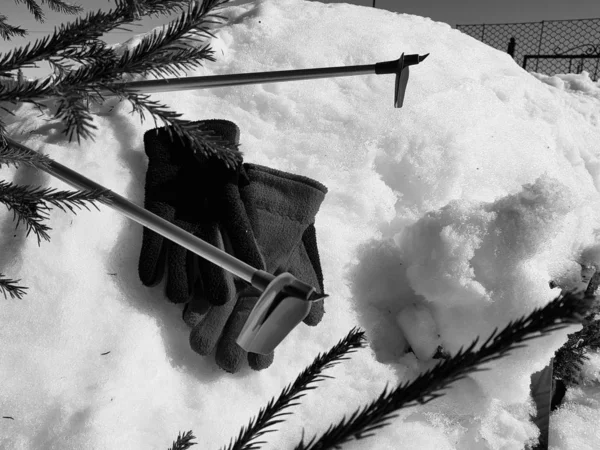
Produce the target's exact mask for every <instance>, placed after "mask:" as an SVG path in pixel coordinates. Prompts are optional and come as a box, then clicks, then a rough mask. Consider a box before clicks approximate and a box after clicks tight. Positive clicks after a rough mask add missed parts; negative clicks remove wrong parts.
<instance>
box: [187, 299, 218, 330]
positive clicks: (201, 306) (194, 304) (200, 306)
mask: <svg viewBox="0 0 600 450" xmlns="http://www.w3.org/2000/svg"><path fill="white" fill-rule="evenodd" d="M210 306H211V304H210V303H209V302H208V301H207V300H206V299H205V298H203V297H199V296H195V297H194V298H192V300H190V301H189V302H188V303H186V304H185V306H184V307H183V312H182V314H181V318H182V319H183V321H184V322H185V323H186V324H187V326H188V327H190V328H194V327H195V326H196V325H198V324H199V323H200V321H201V320H202V319H203V318H204V317H205V316H206V313H208V310H209V309H210Z"/></svg>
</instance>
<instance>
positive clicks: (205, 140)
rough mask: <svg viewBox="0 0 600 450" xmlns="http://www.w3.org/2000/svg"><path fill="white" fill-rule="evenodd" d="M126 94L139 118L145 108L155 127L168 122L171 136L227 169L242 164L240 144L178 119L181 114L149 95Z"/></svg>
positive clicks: (141, 116)
mask: <svg viewBox="0 0 600 450" xmlns="http://www.w3.org/2000/svg"><path fill="white" fill-rule="evenodd" d="M121 92H123V91H121ZM125 95H126V97H127V99H128V100H129V101H130V103H131V104H132V105H133V109H134V112H136V113H138V114H139V115H140V118H141V119H142V121H143V120H145V114H144V111H148V112H149V113H150V115H151V116H152V118H153V119H154V124H155V126H157V127H158V126H159V124H158V121H159V120H160V121H161V122H162V123H163V124H165V125H167V128H166V129H167V131H168V133H169V136H170V137H171V139H175V138H176V137H179V138H181V139H182V140H187V141H188V142H190V143H191V146H192V147H193V148H196V149H198V151H199V153H200V154H201V155H203V156H204V157H206V158H210V157H212V156H214V157H216V158H218V159H220V160H222V161H223V162H224V164H225V165H226V166H227V167H228V168H232V167H237V166H238V165H239V164H240V163H241V161H242V153H241V152H240V151H239V144H234V143H232V142H227V141H223V140H222V139H221V137H220V136H217V135H215V134H213V133H212V132H211V131H209V130H208V129H206V128H201V127H200V126H199V125H198V124H194V123H193V122H191V121H189V120H182V119H179V117H181V114H179V113H176V112H174V111H171V110H169V108H168V107H167V106H166V105H163V104H161V103H159V102H158V101H155V100H150V96H149V95H143V94H132V93H128V94H125Z"/></svg>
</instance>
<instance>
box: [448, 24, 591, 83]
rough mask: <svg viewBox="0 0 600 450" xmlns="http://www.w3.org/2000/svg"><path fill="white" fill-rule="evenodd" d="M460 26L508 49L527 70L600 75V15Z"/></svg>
mask: <svg viewBox="0 0 600 450" xmlns="http://www.w3.org/2000/svg"><path fill="white" fill-rule="evenodd" d="M456 29H458V30H459V31H461V32H463V33H465V34H468V35H469V36H471V37H473V38H475V39H477V40H480V41H482V42H483V43H485V44H487V45H489V46H490V47H494V48H496V49H498V50H502V51H505V52H507V53H509V54H511V56H512V57H513V58H514V59H515V61H516V62H517V63H518V64H519V65H521V66H523V67H524V68H525V69H526V70H530V71H534V72H539V73H543V74H546V75H554V74H556V73H581V72H582V71H583V70H586V71H587V72H589V74H590V78H592V79H593V80H594V81H596V80H598V77H599V76H600V73H599V68H598V61H599V60H600V18H597V19H579V20H544V21H541V22H522V23H500V24H478V25H456Z"/></svg>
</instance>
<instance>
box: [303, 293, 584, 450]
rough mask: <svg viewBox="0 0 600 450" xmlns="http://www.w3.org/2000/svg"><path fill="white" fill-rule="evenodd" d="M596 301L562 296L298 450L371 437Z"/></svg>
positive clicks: (385, 393)
mask: <svg viewBox="0 0 600 450" xmlns="http://www.w3.org/2000/svg"><path fill="white" fill-rule="evenodd" d="M592 301H593V299H590V298H589V297H584V296H583V294H577V295H574V294H570V293H569V294H567V295H565V296H559V297H557V298H556V299H555V300H553V301H552V302H550V303H549V304H548V305H546V306H545V307H544V308H538V309H536V310H534V311H533V312H532V313H531V314H530V315H529V316H526V317H523V318H521V319H519V320H517V321H515V322H510V323H509V324H508V325H507V326H506V328H504V329H503V330H502V331H501V332H500V333H497V331H498V330H497V329H496V330H494V332H493V333H492V334H491V335H490V337H489V338H488V339H487V340H486V341H485V342H484V343H483V345H482V346H481V347H480V348H479V350H474V349H475V347H476V346H477V343H478V339H475V340H474V341H473V343H472V344H471V345H470V346H469V347H468V348H467V349H466V350H463V349H462V348H461V349H460V350H459V352H458V353H457V354H456V355H455V356H453V357H452V358H450V359H448V360H444V361H442V362H440V363H439V364H437V365H436V366H435V367H434V368H433V369H430V370H428V371H427V372H425V373H423V374H421V375H419V376H418V377H417V378H416V379H415V380H413V381H412V382H406V383H402V384H400V385H399V386H398V387H396V388H395V389H393V390H389V391H388V387H387V386H386V388H385V389H384V390H383V392H382V393H381V394H380V395H379V397H378V398H377V399H376V400H374V401H373V402H371V403H370V404H369V405H366V406H364V407H362V408H359V409H357V410H356V411H354V412H353V413H352V415H351V416H350V417H349V418H348V419H346V418H345V417H344V418H343V419H342V420H341V421H340V422H338V423H337V424H335V425H331V426H330V427H329V429H328V430H327V431H326V432H325V433H323V434H322V435H321V437H319V438H317V436H315V437H313V438H312V439H311V440H310V441H308V442H307V443H305V442H304V439H302V440H301V442H300V443H299V444H298V445H297V446H296V447H295V450H324V449H329V448H341V446H342V445H343V444H344V443H346V442H349V441H351V440H354V439H356V440H360V439H365V438H368V437H371V436H373V435H374V433H373V432H374V431H376V430H378V429H381V428H383V427H385V426H387V425H389V424H390V420H391V419H392V418H395V417H397V414H395V411H397V410H399V409H401V408H405V407H409V406H415V405H416V404H425V403H428V402H430V401H432V400H434V399H435V398H438V397H441V396H442V395H443V394H442V393H440V392H439V391H440V390H442V389H445V388H447V387H448V386H449V385H450V384H451V383H453V382H455V381H457V380H460V379H462V378H464V377H465V376H466V375H467V374H468V373H470V372H478V371H482V370H486V369H481V368H479V366H480V365H482V364H485V363H488V362H491V361H494V360H496V359H499V358H502V357H503V356H506V355H507V354H508V353H509V352H510V351H512V350H514V349H517V348H520V347H523V346H524V345H523V344H522V343H523V342H525V341H528V340H530V339H535V338H537V337H540V336H543V335H546V334H548V333H550V332H552V331H555V330H558V329H562V328H564V327H565V326H566V324H569V323H577V322H580V321H581V320H582V319H583V317H584V316H585V314H586V313H587V311H588V309H589V307H590V305H591V302H592Z"/></svg>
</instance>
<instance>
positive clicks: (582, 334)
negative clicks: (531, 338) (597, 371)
mask: <svg viewBox="0 0 600 450" xmlns="http://www.w3.org/2000/svg"><path fill="white" fill-rule="evenodd" d="M588 349H591V350H600V320H595V321H593V322H591V323H588V324H587V325H586V326H585V327H584V328H582V329H581V330H579V331H577V332H575V333H572V334H569V336H568V339H567V342H566V343H565V344H564V345H563V346H562V347H561V348H560V349H558V350H557V351H556V353H555V354H554V371H553V377H554V379H555V380H562V381H564V382H565V383H566V384H567V385H575V384H579V378H580V373H581V369H582V368H583V364H584V363H585V361H587V360H588V359H589V358H588V356H587V355H586V353H587V352H588Z"/></svg>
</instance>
